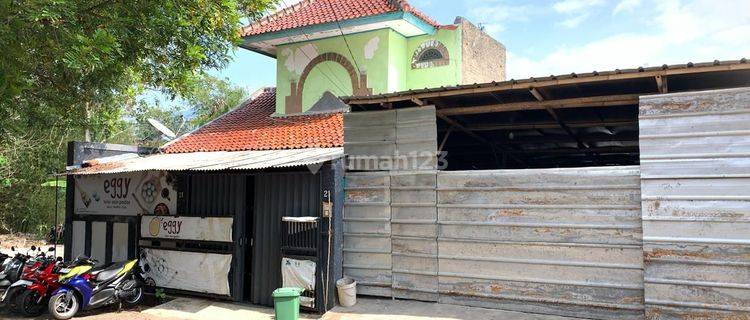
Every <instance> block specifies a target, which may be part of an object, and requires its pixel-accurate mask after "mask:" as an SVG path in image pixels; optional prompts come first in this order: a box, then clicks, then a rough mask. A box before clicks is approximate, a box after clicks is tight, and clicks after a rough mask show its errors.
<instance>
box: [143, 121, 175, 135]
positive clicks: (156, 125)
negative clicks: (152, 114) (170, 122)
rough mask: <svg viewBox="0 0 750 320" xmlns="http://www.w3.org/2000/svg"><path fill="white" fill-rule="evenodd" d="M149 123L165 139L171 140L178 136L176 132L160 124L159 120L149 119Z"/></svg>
mask: <svg viewBox="0 0 750 320" xmlns="http://www.w3.org/2000/svg"><path fill="white" fill-rule="evenodd" d="M147 120H148V123H150V124H151V125H152V126H154V128H155V129H156V130H159V132H161V134H163V135H164V136H165V137H167V138H169V139H170V140H171V139H174V138H175V137H177V135H176V134H175V133H174V131H172V130H170V129H169V128H167V126H165V125H164V124H163V123H161V122H159V120H156V119H154V118H148V119H147Z"/></svg>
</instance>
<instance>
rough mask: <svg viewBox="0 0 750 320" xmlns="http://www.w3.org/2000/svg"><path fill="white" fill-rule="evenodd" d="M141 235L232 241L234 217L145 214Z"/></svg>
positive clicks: (142, 218)
mask: <svg viewBox="0 0 750 320" xmlns="http://www.w3.org/2000/svg"><path fill="white" fill-rule="evenodd" d="M141 237H142V238H160V239H178V240H201V241H220V242H232V218H215V217H213V218H201V217H170V216H143V217H141Z"/></svg>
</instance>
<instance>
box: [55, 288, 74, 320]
mask: <svg viewBox="0 0 750 320" xmlns="http://www.w3.org/2000/svg"><path fill="white" fill-rule="evenodd" d="M80 305H81V303H80V301H79V300H78V296H77V295H75V294H73V293H70V294H67V293H64V292H61V293H58V294H56V295H54V296H52V297H51V298H50V299H49V303H48V310H49V314H51V315H52V316H53V317H55V319H57V320H67V319H70V318H72V317H73V316H75V315H76V313H78V308H80Z"/></svg>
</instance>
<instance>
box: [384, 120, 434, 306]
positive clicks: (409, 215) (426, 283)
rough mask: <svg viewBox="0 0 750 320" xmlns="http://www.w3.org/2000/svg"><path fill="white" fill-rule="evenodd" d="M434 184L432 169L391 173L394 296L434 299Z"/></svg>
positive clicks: (424, 299) (425, 299)
mask: <svg viewBox="0 0 750 320" xmlns="http://www.w3.org/2000/svg"><path fill="white" fill-rule="evenodd" d="M408 116H409V117H415V118H419V117H420V116H421V117H424V116H423V115H420V113H413V114H408ZM436 185H437V172H436V171H434V170H430V171H393V172H391V207H392V210H393V211H392V212H393V214H392V219H391V225H392V228H393V229H392V241H393V242H392V249H393V250H392V251H393V295H394V297H397V298H403V299H414V300H423V301H437V299H438V296H437V294H438V279H437V271H438V270H437V265H438V261H437V208H436V199H437V196H436V191H435V188H436Z"/></svg>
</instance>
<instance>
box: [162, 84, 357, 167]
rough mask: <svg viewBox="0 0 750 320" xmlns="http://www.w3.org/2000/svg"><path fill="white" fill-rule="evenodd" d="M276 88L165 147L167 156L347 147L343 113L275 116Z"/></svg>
mask: <svg viewBox="0 0 750 320" xmlns="http://www.w3.org/2000/svg"><path fill="white" fill-rule="evenodd" d="M275 108H276V89H275V88H266V89H263V91H262V92H261V93H260V94H259V95H257V96H256V97H254V98H251V99H248V100H247V101H245V102H244V103H243V104H242V105H241V106H240V107H238V108H237V109H235V110H233V111H230V112H228V113H226V114H224V115H223V116H221V117H219V118H217V119H216V120H214V121H213V122H210V123H208V124H206V125H204V126H203V127H201V128H199V129H197V130H196V131H194V132H192V133H189V134H187V135H184V136H182V137H180V138H179V139H178V140H176V141H174V142H173V143H170V144H168V145H166V146H165V147H164V152H166V153H184V152H202V151H205V152H209V151H240V150H272V149H300V148H314V147H318V148H330V147H340V146H343V145H344V121H343V116H342V114H341V113H340V112H339V113H332V114H318V115H299V116H289V117H273V116H272V114H273V113H274V111H275Z"/></svg>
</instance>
